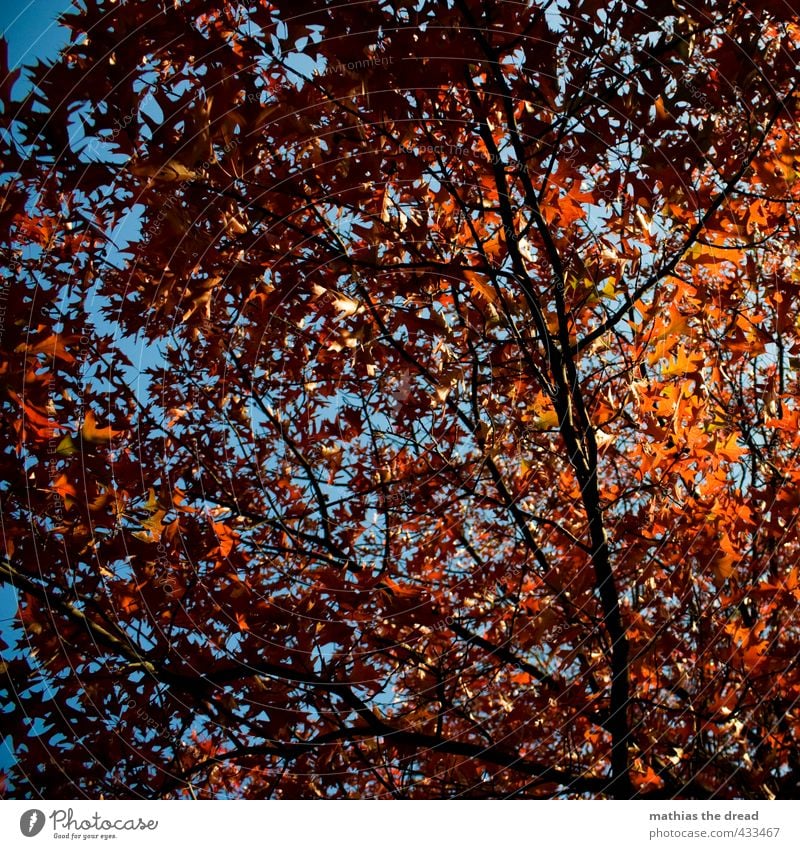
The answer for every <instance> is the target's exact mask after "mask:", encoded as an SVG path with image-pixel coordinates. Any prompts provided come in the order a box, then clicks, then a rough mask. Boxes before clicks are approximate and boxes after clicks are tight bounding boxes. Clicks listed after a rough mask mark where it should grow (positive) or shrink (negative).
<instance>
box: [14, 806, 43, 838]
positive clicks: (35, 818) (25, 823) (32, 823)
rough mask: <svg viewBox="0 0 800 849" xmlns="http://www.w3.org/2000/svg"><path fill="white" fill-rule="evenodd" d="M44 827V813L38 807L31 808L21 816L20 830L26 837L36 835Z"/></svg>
mask: <svg viewBox="0 0 800 849" xmlns="http://www.w3.org/2000/svg"><path fill="white" fill-rule="evenodd" d="M43 828H44V814H43V813H42V812H41V811H39V810H37V809H36V808H31V809H30V810H29V811H25V813H24V814H23V815H22V816H21V817H20V818H19V830H20V831H21V832H22V833H23V834H24V835H25V837H36V835H37V834H38V833H39V832H40V831H41V830H42V829H43Z"/></svg>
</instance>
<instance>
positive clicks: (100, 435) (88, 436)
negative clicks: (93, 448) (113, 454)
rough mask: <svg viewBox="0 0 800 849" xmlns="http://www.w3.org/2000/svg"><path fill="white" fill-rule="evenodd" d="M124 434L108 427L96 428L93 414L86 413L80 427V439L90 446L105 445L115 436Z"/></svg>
mask: <svg viewBox="0 0 800 849" xmlns="http://www.w3.org/2000/svg"><path fill="white" fill-rule="evenodd" d="M122 433H124V431H122V430H112V429H111V427H110V426H107V427H98V426H97V419H96V418H95V415H94V413H93V412H92V411H91V410H89V411H87V413H86V415H85V417H84V419H83V426H82V427H81V438H82V439H83V441H84V442H89V443H91V444H92V445H107V444H108V443H109V442H111V440H112V439H113V438H114V437H115V436H119V435H120V434H122Z"/></svg>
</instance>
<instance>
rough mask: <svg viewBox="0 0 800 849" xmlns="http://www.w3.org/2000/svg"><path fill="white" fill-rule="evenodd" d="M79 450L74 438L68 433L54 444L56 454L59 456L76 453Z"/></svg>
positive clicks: (68, 455)
mask: <svg viewBox="0 0 800 849" xmlns="http://www.w3.org/2000/svg"><path fill="white" fill-rule="evenodd" d="M79 450H80V449H79V448H78V446H77V444H76V442H75V440H74V439H73V438H72V437H71V436H70V435H69V434H67V435H66V436H65V437H64V438H63V439H62V440H61V442H59V443H58V445H57V446H56V454H59V455H60V456H61V457H71V456H72V455H73V454H77V452H78V451H79Z"/></svg>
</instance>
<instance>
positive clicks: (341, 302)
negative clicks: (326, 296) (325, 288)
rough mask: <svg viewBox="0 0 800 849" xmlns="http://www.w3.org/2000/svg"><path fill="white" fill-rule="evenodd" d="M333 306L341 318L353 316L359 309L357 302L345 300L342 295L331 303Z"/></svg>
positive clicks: (350, 299) (349, 299)
mask: <svg viewBox="0 0 800 849" xmlns="http://www.w3.org/2000/svg"><path fill="white" fill-rule="evenodd" d="M333 305H334V306H335V307H336V309H337V310H339V312H340V313H341V314H342V315H343V316H351V315H355V314H356V313H357V312H358V311H359V310H360V309H361V305H360V304H359V303H358V301H354V300H353V299H352V298H347V297H345V296H344V295H342V296H341V297H340V298H337V299H336V300H335V301H334V302H333Z"/></svg>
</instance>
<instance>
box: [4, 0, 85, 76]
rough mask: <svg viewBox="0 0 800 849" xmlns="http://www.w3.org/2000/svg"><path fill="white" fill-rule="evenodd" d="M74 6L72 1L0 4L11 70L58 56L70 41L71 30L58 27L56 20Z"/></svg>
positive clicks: (33, 1) (51, 0) (39, 0)
mask: <svg viewBox="0 0 800 849" xmlns="http://www.w3.org/2000/svg"><path fill="white" fill-rule="evenodd" d="M71 5H72V4H71V3H70V2H69V0H22V2H18V3H14V2H11V1H10V0H6V2H3V3H0V33H2V34H3V35H4V36H5V38H6V41H8V64H9V66H10V67H11V68H15V67H18V66H20V65H22V64H25V63H30V62H35V61H36V60H37V59H42V58H50V57H53V56H55V55H56V53H57V52H58V48H59V47H61V46H62V45H63V44H65V43H66V41H67V40H68V39H69V30H67V29H65V28H64V27H60V26H58V24H57V23H56V18H57V17H58V15H59V14H60V13H61V12H65V11H67V10H68V9H69V8H70V6H71Z"/></svg>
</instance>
